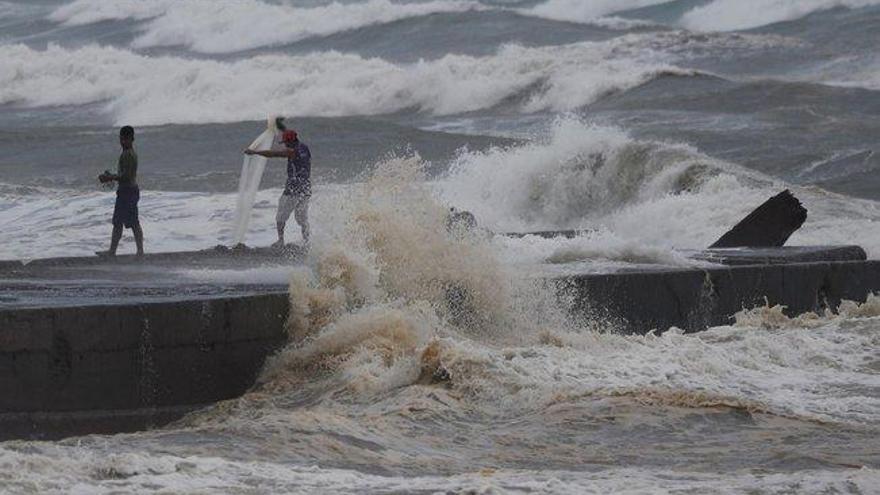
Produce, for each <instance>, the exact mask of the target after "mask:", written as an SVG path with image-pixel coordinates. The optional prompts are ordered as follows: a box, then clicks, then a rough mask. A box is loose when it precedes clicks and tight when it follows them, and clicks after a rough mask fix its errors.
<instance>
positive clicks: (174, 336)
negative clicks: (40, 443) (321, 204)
mask: <svg viewBox="0 0 880 495" xmlns="http://www.w3.org/2000/svg"><path fill="white" fill-rule="evenodd" d="M287 307H288V298H287V295H286V294H266V295H258V296H241V297H230V298H215V299H206V300H195V301H177V302H167V303H148V304H139V305H127V306H126V305H111V306H87V307H78V308H45V309H28V310H5V311H0V411H2V412H3V413H16V412H22V413H27V412H39V411H44V412H45V411H53V412H61V411H71V412H72V411H84V410H132V409H145V408H164V407H171V406H182V405H189V404H203V403H211V402H216V401H218V400H223V399H229V398H233V397H236V396H239V395H241V394H242V393H244V392H245V391H246V390H247V389H248V388H249V387H251V386H252V385H253V383H254V380H255V378H256V376H257V373H259V371H260V369H261V367H262V365H263V362H264V360H265V358H266V356H268V355H269V354H271V353H273V352H274V351H275V350H277V349H278V348H280V347H281V346H283V345H284V343H285V342H287V334H286V330H285V321H286V318H287Z"/></svg>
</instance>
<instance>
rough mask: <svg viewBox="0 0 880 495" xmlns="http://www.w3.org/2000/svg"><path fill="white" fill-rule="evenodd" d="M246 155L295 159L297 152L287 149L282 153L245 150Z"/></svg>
mask: <svg viewBox="0 0 880 495" xmlns="http://www.w3.org/2000/svg"><path fill="white" fill-rule="evenodd" d="M244 154H245V155H260V156H264V157H266V158H293V157H295V156H296V150H294V149H290V148H287V149H285V150H281V151H273V150H252V149H246V150H244Z"/></svg>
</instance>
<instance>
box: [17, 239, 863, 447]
mask: <svg viewBox="0 0 880 495" xmlns="http://www.w3.org/2000/svg"><path fill="white" fill-rule="evenodd" d="M691 255H692V257H693V258H695V259H698V260H701V261H700V262H699V263H701V264H700V266H695V267H687V268H669V267H656V266H655V267H645V268H644V269H638V270H624V271H617V272H614V273H590V274H583V273H563V274H560V273H555V274H553V275H552V276H550V278H549V279H548V283H550V284H551V285H552V286H553V287H555V289H556V290H557V291H558V293H559V294H560V296H561V297H562V298H563V299H564V300H566V301H569V302H571V310H572V312H573V314H575V315H578V316H584V317H590V318H600V319H602V320H604V321H606V322H608V323H609V325H608V326H607V328H610V329H613V330H615V331H620V332H626V333H639V334H643V333H646V332H648V331H650V330H652V329H656V330H658V331H664V330H666V329H668V328H669V327H673V326H675V327H679V328H682V329H684V330H686V331H689V332H693V331H699V330H702V329H705V328H707V327H709V326H715V325H723V324H729V323H731V321H732V320H731V317H732V316H733V315H734V314H735V313H736V312H738V311H740V310H742V309H743V308H752V307H755V306H761V305H764V304H765V303H769V304H771V305H774V304H781V305H784V306H786V312H787V313H788V314H789V315H796V314H800V313H804V312H809V311H818V312H821V311H823V310H825V309H832V310H833V309H835V308H837V306H838V305H839V304H840V301H841V300H842V299H849V300H854V301H864V300H865V299H866V297H867V295H868V294H870V293H871V292H880V261H867V260H865V254H864V251H863V250H861V249H860V248H858V247H855V246H844V247H833V248H809V247H808V248H774V249H763V250H741V249H739V250H710V251H698V252H694V253H691ZM298 259H299V256H298V254H297V253H290V252H285V253H278V252H263V251H250V252H248V251H246V250H240V251H239V252H232V251H226V250H207V251H203V252H197V253H170V254H165V255H155V256H148V257H146V258H144V259H135V258H118V259H113V260H106V259H104V260H101V259H98V258H85V259H84V258H65V259H55V260H39V261H35V262H31V263H27V264H23V263H20V262H0V440H4V439H10V438H57V437H62V436H68V435H76V434H83V433H110V432H119V431H131V430H137V429H143V428H147V427H152V426H160V425H163V424H166V423H167V422H169V421H172V420H174V419H176V418H179V417H181V416H182V415H183V414H185V413H186V412H188V411H191V410H193V409H196V408H199V407H202V406H204V405H205V404H209V403H212V402H216V401H218V400H223V399H229V398H233V397H236V396H239V395H241V394H243V393H244V392H245V391H246V390H247V389H248V388H249V387H251V386H252V385H253V383H254V380H255V378H256V376H257V374H258V373H259V371H260V369H261V367H262V365H263V363H264V361H265V359H266V357H267V356H269V355H271V354H272V353H273V352H275V351H276V350H277V349H279V348H280V347H281V346H283V345H284V344H285V343H286V342H287V335H286V333H285V330H284V322H285V320H286V317H287V309H288V296H287V284H286V280H278V281H275V282H263V283H253V282H248V281H247V280H249V279H250V278H251V277H248V276H232V277H229V276H228V274H227V275H223V276H220V277H219V278H213V279H212V278H210V277H208V278H204V276H203V275H198V276H196V275H194V274H193V273H192V270H193V269H194V268H200V269H204V270H205V271H206V272H207V273H221V274H224V273H226V272H233V273H237V272H236V270H246V269H250V268H258V269H259V268H266V267H269V268H273V269H277V268H279V267H280V268H284V267H291V266H292V265H293V264H295V263H297V262H298ZM707 261H711V262H712V263H713V264H708V263H707ZM282 271H283V270H282ZM195 272H198V273H202V272H201V271H199V270H195Z"/></svg>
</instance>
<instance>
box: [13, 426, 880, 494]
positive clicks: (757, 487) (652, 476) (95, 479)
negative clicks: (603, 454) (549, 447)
mask: <svg viewBox="0 0 880 495" xmlns="http://www.w3.org/2000/svg"><path fill="white" fill-rule="evenodd" d="M120 443H122V442H121V441H120V437H116V438H107V439H106V440H104V441H101V442H93V443H88V442H87V443H85V444H84V445H77V444H74V443H68V444H64V443H49V442H40V443H28V444H19V445H9V446H4V447H0V462H2V463H3V465H4V466H7V469H6V470H5V472H4V474H3V478H2V479H3V480H4V485H5V486H6V487H7V489H8V490H10V491H12V492H15V493H18V492H25V493H27V492H39V493H62V492H64V493H98V494H110V493H120V492H124V493H168V492H173V493H180V492H186V493H212V492H217V491H225V492H247V493H250V492H257V493H270V492H271V493H290V494H312V493H409V492H424V493H484V494H494V493H552V494H559V495H568V494H571V495H581V494H604V493H624V494H643V493H657V492H662V493H679V492H689V493H690V492H693V493H730V494H732V493H751V492H755V493H761V492H769V493H784V492H787V491H790V490H791V488H792V487H797V488H798V490H800V491H802V492H804V493H837V492H840V493H846V492H853V491H854V492H857V493H871V491H872V489H873V488H874V487H876V486H877V485H878V484H880V471H878V470H877V469H873V468H870V467H865V468H862V469H848V470H845V469H815V468H814V469H810V470H807V471H800V472H782V473H773V472H758V473H751V472H748V471H739V472H737V471H733V472H727V473H718V472H704V471H689V470H685V469H682V468H677V469H662V468H656V467H604V468H598V467H596V466H590V469H586V470H584V471H562V470H550V469H547V470H526V469H504V468H496V467H493V466H491V465H486V466H485V467H483V466H481V465H480V464H477V465H474V466H472V467H471V468H470V469H468V470H465V471H464V472H461V473H457V474H449V475H439V474H436V475H410V476H407V475H403V474H397V475H378V474H369V473H368V472H365V470H363V469H361V470H358V469H342V468H329V467H320V466H318V465H313V464H293V463H290V462H283V461H273V460H268V459H259V460H249V459H248V460H236V459H233V458H231V457H232V456H223V455H221V453H218V452H215V453H210V452H204V453H198V454H194V453H176V452H173V451H172V452H168V450H169V447H167V446H165V447H162V448H156V449H155V450H154V451H150V452H136V451H131V448H130V447H129V448H126V447H122V450H121V451H118V452H117V451H114V450H113V449H114V448H118V444H120ZM163 443H167V440H166V441H164V442H163ZM190 450H193V449H192V448H191V449H190ZM435 462H436V463H440V462H442V459H441V458H439V457H438V458H437V460H436V461H435ZM487 463H488V461H487ZM434 471H436V468H435V469H434Z"/></svg>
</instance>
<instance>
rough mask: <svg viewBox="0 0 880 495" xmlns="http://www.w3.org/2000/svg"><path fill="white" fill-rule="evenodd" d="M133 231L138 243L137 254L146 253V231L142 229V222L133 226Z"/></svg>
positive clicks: (135, 241)
mask: <svg viewBox="0 0 880 495" xmlns="http://www.w3.org/2000/svg"><path fill="white" fill-rule="evenodd" d="M131 232H132V233H133V234H134V243H135V244H137V255H138V256H143V255H144V231H143V229H141V223H140V222H137V223H135V224H134V225H133V226H132V227H131Z"/></svg>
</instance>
